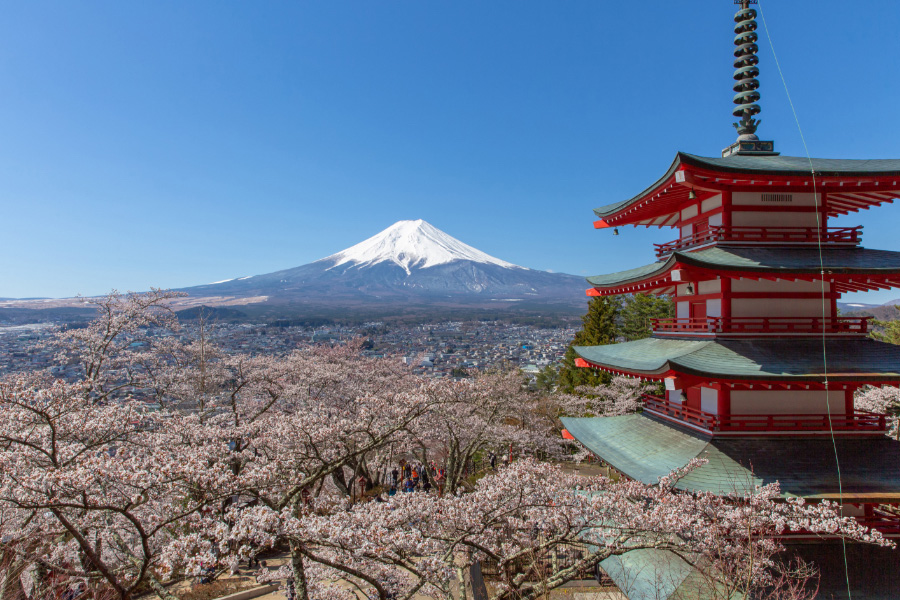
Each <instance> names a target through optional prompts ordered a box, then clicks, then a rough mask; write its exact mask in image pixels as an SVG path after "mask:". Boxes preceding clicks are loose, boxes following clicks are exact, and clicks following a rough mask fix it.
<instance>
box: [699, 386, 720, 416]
mask: <svg viewBox="0 0 900 600" xmlns="http://www.w3.org/2000/svg"><path fill="white" fill-rule="evenodd" d="M700 410H704V411H706V412H708V413H712V414H714V415H717V414H719V390H714V389H713V388H708V387H701V388H700Z"/></svg>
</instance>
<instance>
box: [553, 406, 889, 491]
mask: <svg viewBox="0 0 900 600" xmlns="http://www.w3.org/2000/svg"><path fill="white" fill-rule="evenodd" d="M562 421H563V424H564V426H565V428H566V429H567V430H568V431H569V432H570V433H571V434H572V435H573V436H574V437H575V439H577V440H578V441H579V442H581V443H582V444H583V445H584V446H585V447H586V448H588V449H589V450H590V451H591V452H593V453H594V454H596V455H597V456H599V457H600V458H602V459H603V460H605V461H606V462H608V463H609V464H610V465H612V467H613V468H615V469H617V470H618V471H620V472H622V473H624V474H625V475H626V476H628V477H631V478H632V479H635V480H638V481H641V482H643V483H647V484H655V483H657V482H658V480H659V478H660V477H663V476H665V475H667V474H669V473H670V472H671V471H673V470H674V469H677V468H680V467H683V466H684V465H686V464H687V463H688V462H689V461H690V460H691V459H692V458H702V459H705V460H707V461H708V462H707V463H706V464H704V465H703V466H701V467H698V468H697V469H695V470H694V471H692V472H691V473H689V474H688V475H687V476H685V477H684V478H683V479H681V480H680V481H679V483H678V485H677V487H678V488H680V489H684V490H687V491H708V492H713V493H716V494H732V493H738V494H743V493H747V492H749V491H750V490H752V488H753V487H754V486H756V485H760V484H769V483H774V482H776V481H777V482H779V483H780V484H781V491H782V495H784V496H801V497H804V498H810V499H818V498H830V499H836V498H838V497H839V493H838V492H839V486H838V477H837V466H836V463H835V448H834V446H832V442H831V440H830V439H810V438H785V437H778V438H771V437H770V438H766V437H755V438H752V437H748V438H708V437H705V436H701V435H699V434H696V433H693V432H690V431H687V430H684V429H681V428H679V427H677V426H674V425H671V424H669V423H665V422H662V421H659V420H657V419H655V418H653V417H650V416H645V415H643V414H633V415H625V416H621V417H594V418H571V417H564V418H563V419H562ZM835 444H836V446H837V455H838V457H839V459H840V467H841V477H842V479H841V481H842V483H843V497H844V499H845V500H846V501H848V502H851V501H853V502H896V501H900V442H897V441H895V440H891V439H889V438H887V437H884V436H879V437H875V438H864V439H859V438H857V439H848V438H837V439H836V440H835Z"/></svg>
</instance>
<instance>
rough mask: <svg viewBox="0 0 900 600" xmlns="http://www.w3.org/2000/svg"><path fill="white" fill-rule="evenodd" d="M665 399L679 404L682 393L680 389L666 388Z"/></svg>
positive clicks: (682, 398)
mask: <svg viewBox="0 0 900 600" xmlns="http://www.w3.org/2000/svg"><path fill="white" fill-rule="evenodd" d="M666 400H668V401H669V402H677V403H678V404H681V403H682V402H684V395H683V394H682V393H681V390H666Z"/></svg>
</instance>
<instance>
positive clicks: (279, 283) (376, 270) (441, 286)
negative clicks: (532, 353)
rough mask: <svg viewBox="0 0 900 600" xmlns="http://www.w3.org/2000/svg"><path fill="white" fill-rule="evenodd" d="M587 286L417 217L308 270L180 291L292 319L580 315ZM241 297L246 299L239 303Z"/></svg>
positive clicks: (196, 301) (194, 297)
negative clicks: (438, 309)
mask: <svg viewBox="0 0 900 600" xmlns="http://www.w3.org/2000/svg"><path fill="white" fill-rule="evenodd" d="M586 287H587V286H586V283H585V281H584V279H583V278H582V277H577V276H574V275H566V274H562V273H550V272H546V271H537V270H534V269H528V268H526V267H521V266H518V265H515V264H512V263H510V262H507V261H505V260H501V259H499V258H495V257H493V256H490V255H489V254H486V253H484V252H482V251H481V250H478V249H477V248H473V247H472V246H469V245H468V244H465V243H463V242H461V241H459V240H458V239H456V238H454V237H452V236H450V235H448V234H447V233H444V232H443V231H441V230H440V229H438V228H436V227H434V226H433V225H431V224H429V223H427V222H425V221H423V220H421V219H419V220H416V221H399V222H397V223H394V224H393V225H391V226H390V227H388V228H387V229H385V230H384V231H382V232H381V233H378V234H377V235H375V236H372V237H370V238H369V239H367V240H364V241H362V242H360V243H358V244H356V245H355V246H351V247H350V248H347V249H346V250H343V251H341V252H338V253H336V254H332V255H331V256H326V257H325V258H322V259H320V260H317V261H315V262H312V263H309V264H306V265H302V266H299V267H294V268H291V269H285V270H283V271H277V272H274V273H267V274H264V275H254V276H249V277H239V278H235V279H229V280H226V281H220V282H216V283H211V284H207V285H201V286H195V287H190V288H185V289H183V290H182V291H184V292H187V293H188V294H189V297H190V300H191V304H195V305H196V304H199V303H200V302H204V299H206V298H208V299H209V300H210V302H209V303H208V304H209V305H217V304H220V302H217V301H215V300H213V299H214V298H216V299H221V300H222V301H223V302H222V304H231V305H234V304H241V306H240V309H241V310H246V309H250V308H251V307H253V306H254V305H257V308H258V309H262V308H264V307H265V308H266V309H271V310H264V312H273V311H275V310H276V308H278V307H280V309H281V310H283V309H287V308H288V307H290V308H291V310H289V311H288V312H290V313H294V314H299V313H301V312H310V310H308V309H312V308H316V309H317V310H315V311H312V312H315V313H318V314H321V313H322V311H323V310H325V309H327V310H326V312H331V313H333V312H335V311H338V310H345V309H348V308H354V309H359V310H362V309H365V308H368V309H372V310H374V311H378V312H382V313H383V312H391V311H393V310H396V311H397V312H403V313H407V312H409V311H410V309H413V308H415V307H421V308H427V307H435V306H444V307H461V306H466V307H481V308H484V309H493V310H504V311H505V310H509V309H512V310H515V311H517V312H518V311H521V310H522V309H525V308H526V307H528V309H529V310H531V311H533V310H541V308H542V307H543V308H550V307H556V308H558V309H563V310H564V311H565V312H572V310H573V309H575V312H576V313H577V314H580V312H583V311H584V306H585V302H586V298H585V295H584V290H585V288H586ZM238 298H244V299H246V300H245V301H243V302H237V303H236V302H234V300H236V299H238ZM225 300H228V301H227V302H225ZM235 308H237V307H235ZM304 308H305V309H307V310H303V309H304ZM579 311H580V312H579ZM253 312H256V311H255V310H254V311H253ZM364 312H371V310H370V311H364Z"/></svg>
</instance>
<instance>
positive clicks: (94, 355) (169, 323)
mask: <svg viewBox="0 0 900 600" xmlns="http://www.w3.org/2000/svg"><path fill="white" fill-rule="evenodd" d="M184 295H185V294H184V293H179V292H172V291H167V290H159V289H154V290H152V291H150V292H146V293H133V292H129V293H127V294H124V295H123V294H119V293H118V292H116V291H115V290H114V291H112V292H111V293H109V294H108V295H106V296H104V297H101V298H89V299H87V300H85V303H86V304H88V305H92V306H95V307H96V308H97V312H98V317H97V318H96V319H94V320H93V321H91V322H90V323H89V324H88V325H87V326H86V327H83V328H73V329H65V330H63V331H61V332H60V333H59V334H58V336H57V339H56V340H55V343H56V345H57V346H58V347H60V352H59V356H58V359H59V360H60V361H61V362H69V361H75V362H77V363H79V364H80V365H81V367H82V369H83V381H84V382H85V385H84V390H85V393H87V394H89V395H90V396H91V397H92V398H94V399H95V400H103V399H107V398H109V397H110V396H115V395H117V394H121V395H124V394H125V393H126V392H127V391H128V390H130V389H133V388H135V387H142V386H145V385H147V384H148V374H149V372H148V371H147V370H146V369H144V368H143V362H144V361H142V360H141V359H140V355H142V354H144V355H147V356H154V354H153V352H152V349H153V346H154V344H156V343H159V341H160V340H161V339H165V338H161V337H160V336H150V335H147V333H148V332H149V331H150V330H153V329H163V330H168V331H176V330H178V328H179V325H178V320H177V319H176V318H175V316H174V314H173V313H172V311H171V310H170V308H169V307H168V302H169V301H170V300H172V299H173V298H177V297H180V296H184Z"/></svg>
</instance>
